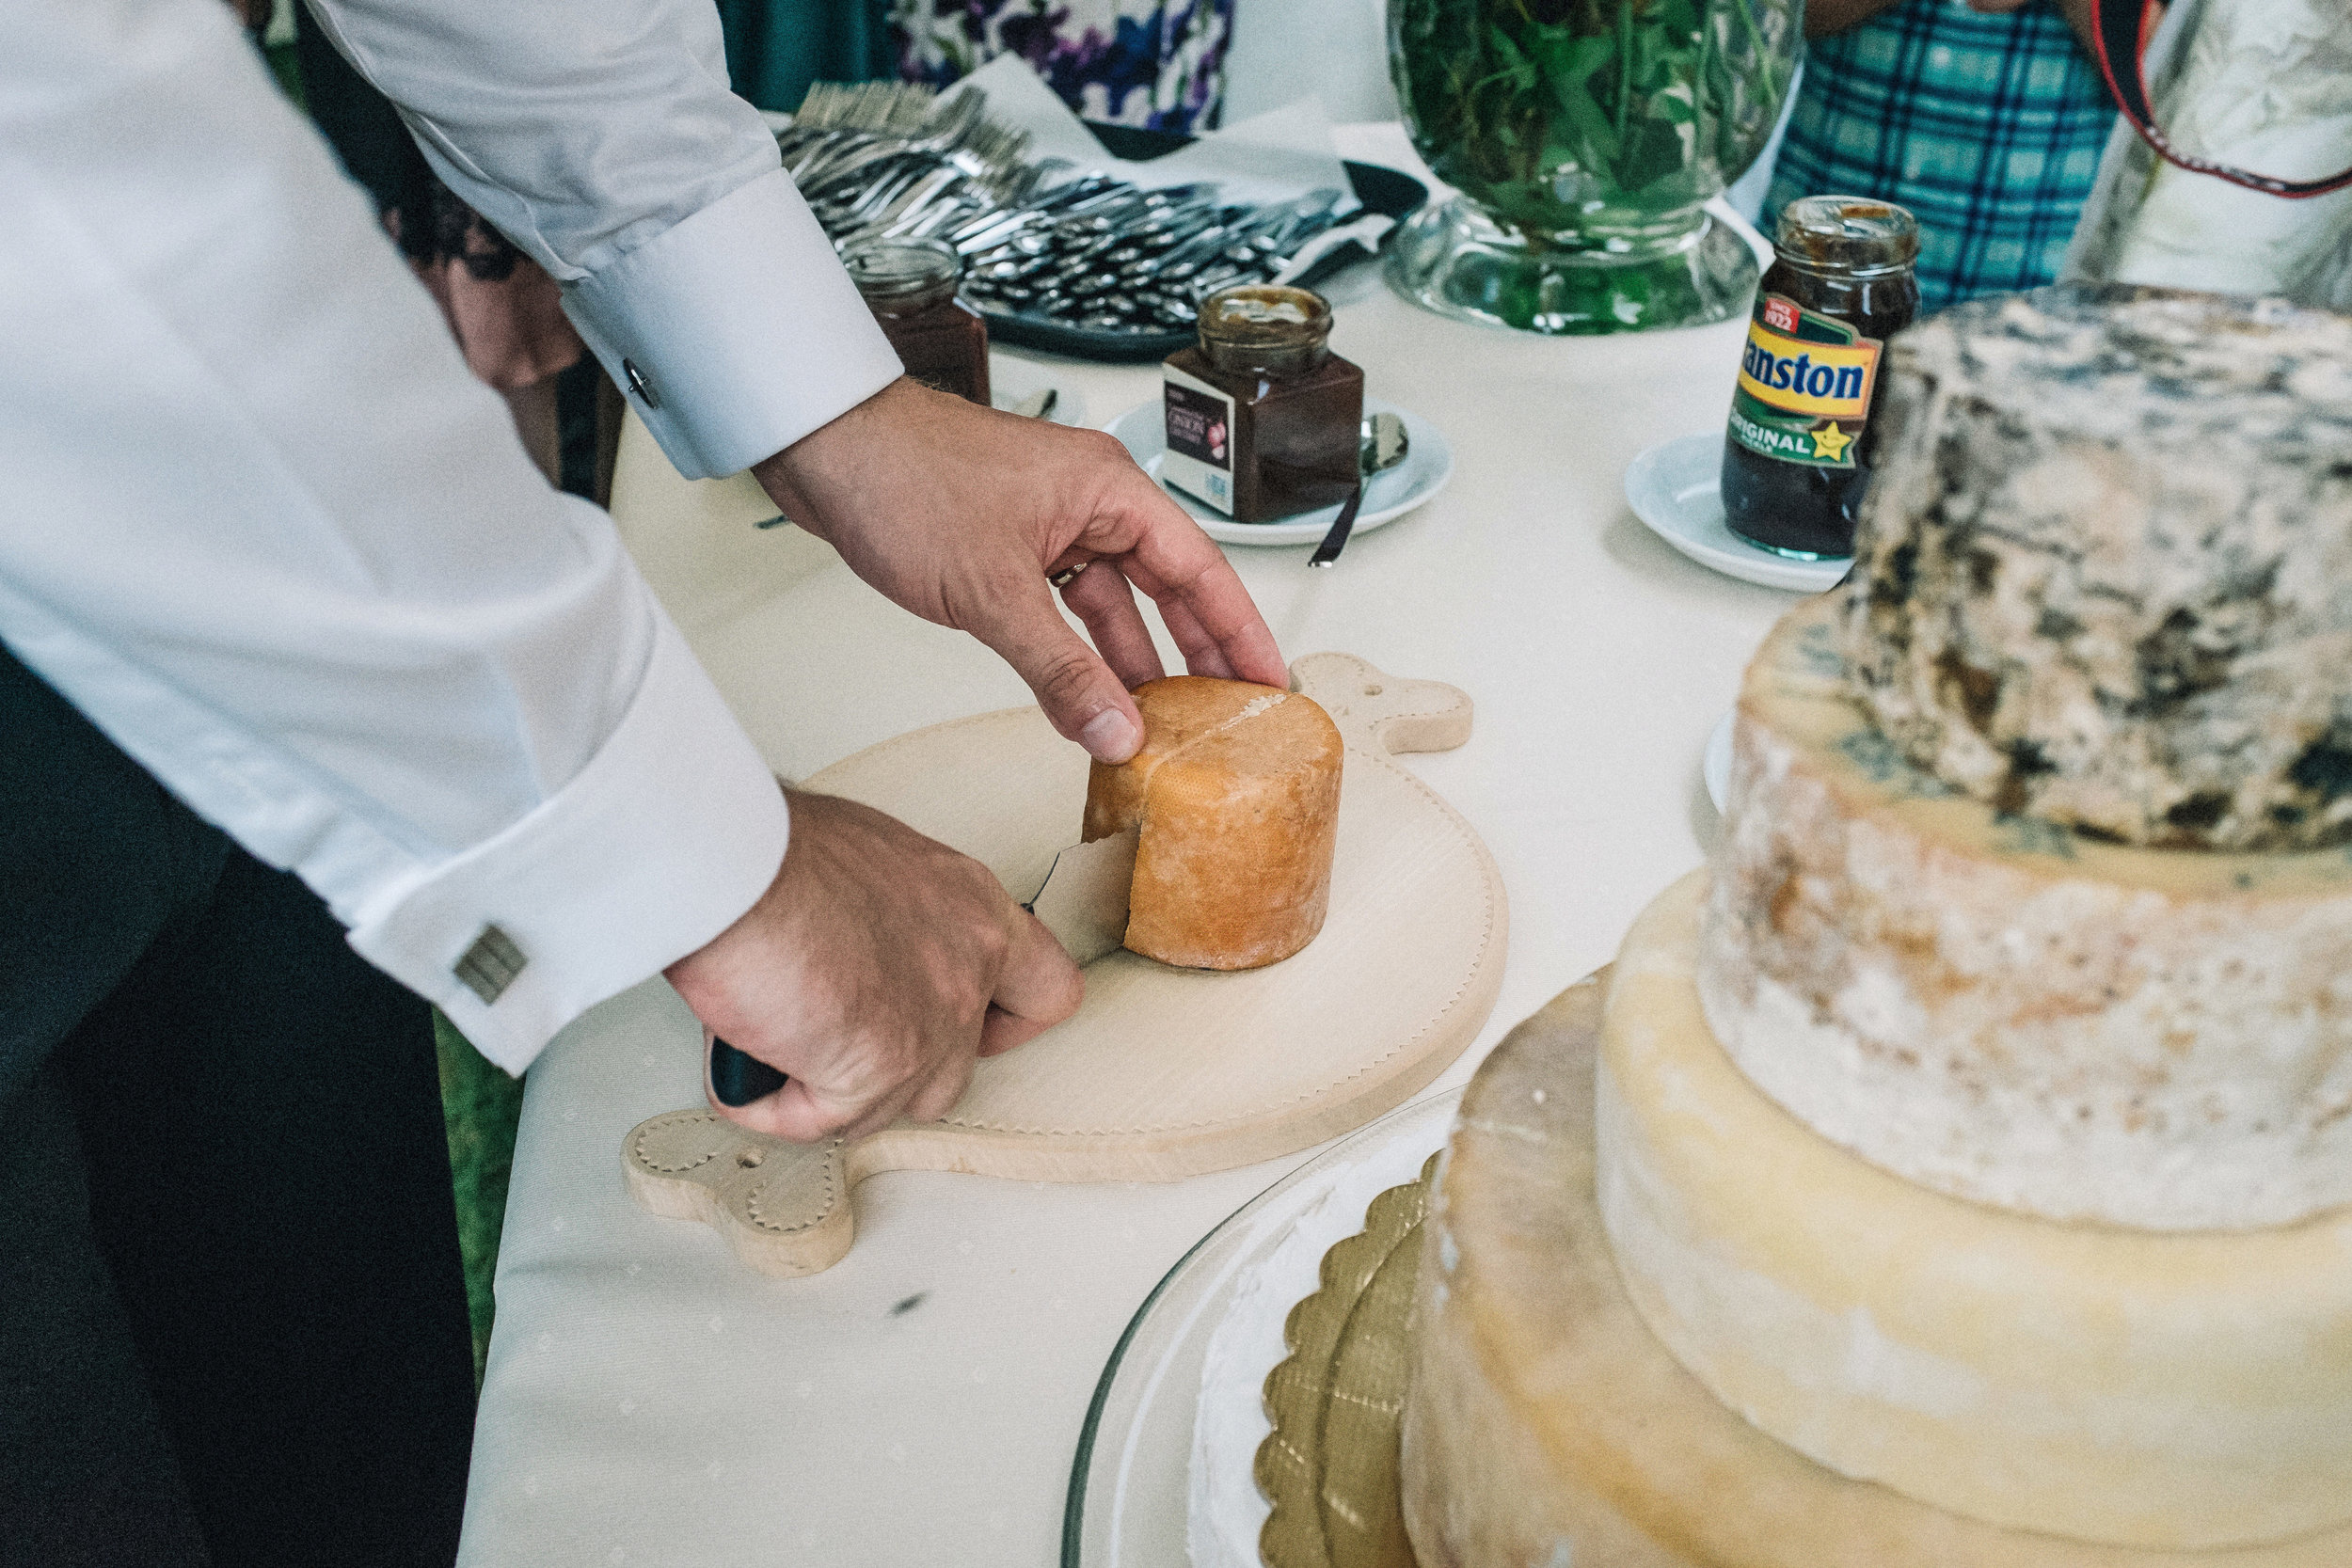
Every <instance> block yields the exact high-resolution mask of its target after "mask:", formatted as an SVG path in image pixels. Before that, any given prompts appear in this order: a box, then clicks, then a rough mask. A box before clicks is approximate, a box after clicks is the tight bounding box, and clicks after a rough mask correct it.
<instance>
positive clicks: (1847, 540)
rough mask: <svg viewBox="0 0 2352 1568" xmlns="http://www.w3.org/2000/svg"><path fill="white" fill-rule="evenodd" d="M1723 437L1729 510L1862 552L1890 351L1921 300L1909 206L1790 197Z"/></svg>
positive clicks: (1818, 548) (1793, 541) (1767, 540)
mask: <svg viewBox="0 0 2352 1568" xmlns="http://www.w3.org/2000/svg"><path fill="white" fill-rule="evenodd" d="M1773 249H1774V259H1773V261H1772V266H1771V268H1770V269H1769V270H1767V271H1766V272H1765V274H1764V279H1763V281H1762V282H1761V283H1759V284H1758V285H1757V286H1756V308H1755V311H1754V314H1753V315H1752V316H1751V318H1750V320H1749V322H1748V341H1747V347H1746V349H1745V351H1744V353H1743V354H1742V356H1741V358H1740V380H1739V384H1738V387H1737V388H1736V389H1735V390H1734V391H1733V392H1732V394H1731V425H1730V429H1729V430H1728V431H1727V432H1726V434H1725V436H1724V474H1723V492H1724V523H1725V524H1726V525H1727V526H1728V527H1729V528H1730V529H1731V531H1732V532H1734V533H1736V534H1738V535H1739V536H1740V538H1742V539H1745V540H1747V541H1749V542H1750V543H1751V544H1756V545H1761V546H1764V547H1765V548H1766V549H1768V550H1771V551H1772V552H1773V553H1775V554H1778V555H1785V556H1791V557H1794V558H1796V559H1798V560H1801V561H1820V560H1824V559H1828V558H1832V557H1836V556H1846V555H1851V554H1852V553H1853V530H1854V516H1855V513H1856V511H1857V510H1858V509H1859V508H1860V506H1861V505H1862V495H1863V492H1864V491H1865V490H1866V489H1867V488H1868V486H1869V483H1870V457H1871V453H1872V451H1873V450H1874V448H1875V446H1876V442H1875V440H1874V438H1873V436H1872V434H1871V431H1870V428H1869V420H1870V404H1871V400H1872V399H1873V398H1874V397H1875V396H1876V394H1877V391H1878V371H1879V356H1880V353H1881V351H1882V349H1883V346H1884V344H1885V341H1886V340H1887V339H1888V338H1890V337H1892V336H1893V335H1894V334H1895V333H1896V332H1898V331H1899V330H1901V329H1902V328H1903V327H1905V326H1908V325H1911V319H1912V317H1914V316H1915V315H1916V314H1918V311H1919V282H1918V279H1917V277H1915V275H1914V270H1913V269H1914V267H1915V263H1916V262H1917V261H1918V257H1919V226H1918V225H1917V223H1916V222H1915V221H1914V220H1913V218H1912V215H1911V214H1909V213H1908V212H1906V211H1904V210H1903V209H1902V208H1900V207H1897V206H1895V205H1893V204H1892V203H1889V202H1884V201H1867V200H1864V199H1863V198H1860V197H1852V196H1808V197H1804V198H1801V199H1799V200H1796V201H1791V202H1790V203H1788V206H1786V207H1784V208H1782V209H1781V214H1780V234H1779V238H1778V240H1777V242H1776V243H1775V245H1774V247H1773Z"/></svg>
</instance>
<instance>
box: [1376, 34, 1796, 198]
mask: <svg viewBox="0 0 2352 1568" xmlns="http://www.w3.org/2000/svg"><path fill="white" fill-rule="evenodd" d="M1795 5H1796V0H1390V7H1389V26H1390V32H1391V49H1390V59H1391V63H1392V66H1393V70H1394V72H1395V77H1396V89H1397V97H1398V100H1399V102H1400V103H1402V104H1403V106H1404V110H1405V119H1406V124H1407V125H1408V126H1409V127H1410V128H1411V129H1412V132H1413V139H1414V142H1415V144H1416V145H1417V146H1418V147H1419V148H1420V150H1421V152H1422V156H1423V157H1424V158H1426V159H1428V160H1429V165H1430V167H1431V168H1433V169H1434V170H1436V172H1437V174H1438V178H1439V179H1441V180H1444V181H1446V182H1448V183H1449V184H1453V185H1455V186H1458V187H1460V188H1461V189H1462V190H1464V191H1466V192H1468V193H1469V194H1470V196H1471V197H1472V198H1474V199H1476V200H1477V201H1478V202H1479V204H1480V205H1481V206H1483V207H1484V208H1486V211H1487V212H1489V213H1490V214H1493V215H1494V216H1495V217H1496V218H1497V219H1499V220H1501V221H1502V222H1505V223H1508V224H1511V225H1513V226H1515V227H1517V228H1518V229H1520V230H1524V231H1526V232H1528V233H1529V234H1530V235H1531V236H1549V235H1562V234H1568V233H1574V232H1577V231H1581V230H1590V229H1594V228H1597V227H1610V226H1613V225H1622V224H1625V223H1627V222H1638V221H1639V220H1640V218H1641V217H1642V216H1643V215H1644V214H1661V215H1662V214H1672V213H1676V212H1678V211H1681V210H1685V209H1688V208H1690V207H1692V206H1694V205H1695V204H1697V203H1699V202H1702V201H1705V200H1706V199H1707V198H1708V197H1711V196H1713V195H1714V194H1715V193H1716V192H1717V191H1718V190H1720V189H1721V188H1722V185H1723V182H1724V180H1725V179H1726V178H1729V177H1730V176H1732V175H1735V174H1736V173H1737V172H1738V171H1739V169H1740V167H1742V166H1744V165H1745V164H1746V162H1747V160H1748V159H1749V158H1752V157H1753V156H1754V155H1755V153H1756V149H1757V148H1758V147H1759V146H1760V145H1761V142H1762V139H1763V133H1764V132H1765V131H1766V130H1769V127H1770V124H1771V119H1772V116H1773V115H1774V114H1775V113H1776V112H1777V111H1778V109H1779V106H1780V99H1781V94H1782V92H1783V91H1784V90H1785V89H1786V87H1787V86H1788V83H1787V80H1786V70H1787V67H1786V63H1785V59H1784V56H1785V55H1786V53H1787V52H1788V48H1789V47H1790V46H1791V44H1792V43H1793V34H1794V29H1795V20H1794V16H1793V15H1792V14H1791V13H1792V12H1793V11H1794V9H1795ZM1597 220H1598V221H1597Z"/></svg>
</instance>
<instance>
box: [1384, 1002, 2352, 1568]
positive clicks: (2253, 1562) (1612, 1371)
mask: <svg viewBox="0 0 2352 1568" xmlns="http://www.w3.org/2000/svg"><path fill="white" fill-rule="evenodd" d="M1600 1011H1601V1008H1600V988H1599V987H1598V986H1597V985H1596V984H1595V983H1593V982H1592V981H1586V982H1585V983H1583V984H1581V985H1578V986H1573V987H1570V988H1569V989H1568V990H1566V991H1564V992H1563V993H1561V995H1560V996H1559V997H1557V998H1555V999H1554V1000H1553V1001H1552V1003H1551V1004H1550V1005H1549V1006H1547V1007H1545V1008H1544V1009H1543V1010H1542V1011H1541V1012H1539V1013H1537V1014H1535V1015H1534V1017H1533V1018H1530V1019H1528V1020H1527V1021H1526V1022H1522V1023H1521V1024H1519V1025H1518V1027H1517V1028H1515V1029H1513V1030H1512V1031H1511V1033H1510V1035H1509V1036H1508V1037H1506V1038H1504V1040H1503V1041H1502V1044H1500V1045H1498V1046H1497V1047H1496V1048H1495V1049H1494V1051H1493V1052H1492V1053H1490V1054H1489V1055H1488V1056H1487V1057H1486V1061H1485V1062H1484V1063H1482V1064H1481V1065H1480V1067H1479V1069H1478V1073H1477V1076H1476V1077H1475V1078H1473V1079H1472V1080H1471V1082H1470V1088H1469V1091H1468V1092H1467V1093H1466V1094H1465V1095H1464V1096H1463V1100H1462V1109H1461V1115H1460V1117H1459V1118H1458V1119H1457V1120H1456V1122H1455V1124H1454V1135H1453V1138H1452V1140H1451V1142H1450V1144H1449V1146H1448V1149H1447V1154H1446V1160H1445V1164H1444V1165H1443V1167H1442V1168H1441V1172H1440V1175H1439V1177H1438V1190H1437V1194H1436V1199H1435V1202H1434V1204H1433V1206H1432V1209H1431V1212H1430V1214H1429V1217H1428V1218H1427V1219H1426V1220H1424V1221H1423V1222H1422V1242H1423V1251H1422V1272H1421V1283H1420V1292H1419V1296H1418V1299H1417V1301H1416V1306H1415V1318H1414V1325H1413V1376H1412V1383H1411V1386H1410V1389H1409V1392H1408V1393H1407V1395H1406V1407H1405V1433H1404V1456H1403V1465H1402V1466H1401V1478H1400V1479H1401V1480H1402V1481H1403V1486H1404V1502H1405V1518H1406V1529H1407V1531H1408V1532H1409V1533H1410V1535H1411V1537H1412V1542H1413V1552H1414V1555H1415V1557H1416V1558H1417V1559H1418V1560H1419V1561H1420V1563H1421V1568H1561V1565H1562V1564H1566V1565H1569V1568H2344V1565H2345V1564H2346V1563H2352V1527H2345V1528H2337V1529H2331V1530H2326V1531H2322V1532H2320V1533H2318V1534H2315V1535H2304V1536H2298V1537H2296V1539H2295V1540H2292V1541H2288V1542H2282V1543H2280V1544H2276V1545H2268V1546H2248V1547H2241V1548H2237V1549H2234V1550H2230V1551H2225V1552H2171V1551H2150V1550H2142V1549H2138V1548H2133V1547H2127V1546H2101V1545H2090V1544H2086V1543H2083V1542H2079V1541H2068V1540H2062V1539H2060V1538H2059V1537H2057V1536H2054V1535H2042V1534H2035V1533H2031V1532H2028V1531H2024V1530H2015V1529H2007V1528H2001V1527H1999V1526H1996V1525H1990V1524H1986V1523H1983V1522H1982V1521H1979V1520H1976V1519H1969V1518H1964V1517H1963V1516H1962V1515H1960V1514H1957V1513H1947V1512H1946V1511H1945V1510H1943V1509H1938V1508H1931V1507H1930V1506H1928V1505H1927V1504H1925V1503H1922V1502H1916V1501H1914V1500H1913V1499H1912V1498H1909V1497H1904V1496H1902V1495H1901V1494H1899V1493H1898V1492H1894V1491H1890V1490H1889V1489H1887V1488H1886V1487H1883V1486H1880V1485H1878V1484H1876V1483H1874V1482H1870V1481H1855V1480H1851V1479H1850V1478H1848V1477H1845V1476H1841V1475H1838V1474H1837V1473H1836V1472H1835V1471H1833V1470H1829V1469H1825V1468H1823V1467H1822V1466H1820V1465H1816V1464H1815V1463H1813V1462H1812V1461H1811V1460H1809V1459H1806V1458H1804V1456H1803V1455H1801V1454H1799V1453H1798V1452H1796V1451H1795V1450H1794V1449H1790V1448H1788V1447H1787V1446H1786V1445H1784V1444H1782V1443H1779V1442H1776V1441H1774V1440H1773V1439H1772V1438H1771V1437H1768V1436H1766V1435H1765V1434H1764V1433H1762V1432H1760V1431H1758V1430H1757V1429H1756V1428H1755V1427H1754V1426H1751V1425H1749V1424H1748V1423H1747V1422H1746V1421H1744V1420H1742V1419H1740V1417H1738V1416H1737V1415H1735V1414H1733V1413H1732V1412H1731V1411H1730V1410H1728V1409H1726V1408H1724V1405H1723V1404H1722V1403H1720V1402H1718V1401H1717V1400H1716V1399H1715V1397H1714V1396H1713V1395H1712V1394H1710V1393H1708V1391H1707V1389H1706V1388H1705V1387H1704V1386H1701V1385H1700V1384H1699V1382H1698V1380H1697V1379H1695V1378H1693V1377H1692V1376H1691V1374H1690V1373H1689V1372H1687V1371H1685V1370H1682V1368H1681V1366H1680V1365H1678V1364H1677V1362H1676V1361H1675V1359H1674V1357H1673V1356H1672V1355H1669V1354H1667V1353H1666V1350H1665V1347H1663V1346H1662V1345H1661V1344H1660V1343H1659V1342H1658V1340H1657V1339H1656V1338H1653V1337H1652V1335H1651V1334H1650V1331H1649V1330H1648V1329H1647V1328H1646V1327H1645V1326H1644V1325H1643V1323H1642V1320H1641V1319H1640V1318H1639V1317H1638V1316H1636V1315H1635V1313H1634V1310H1633V1307H1632V1305H1631V1304H1630V1303H1629V1301H1628V1300H1627V1299H1626V1292H1625V1289H1624V1284H1623V1280H1622V1277H1621V1275H1620V1271H1619V1269H1618V1267H1617V1265H1616V1263H1615V1261H1614V1260H1613V1258H1612V1257H1611V1253H1610V1243H1609V1239H1608V1237H1607V1236H1606V1235H1605V1234H1604V1233H1603V1232H1602V1229H1601V1222H1600V1214H1599V1212H1598V1210H1597V1207H1596V1205H1595V1190H1594V1188H1595V1178H1594V1149H1593V1142H1594V1139H1593V1132H1594V1129H1593V1110H1594V1107H1593V1086H1594V1047H1595V1043H1596V1038H1597V1035H1598V1034H1599V1029H1600ZM1750 1178H1751V1180H1753V1181H1754V1182H1755V1183H1756V1185H1759V1186H1765V1185H1769V1184H1770V1183H1771V1180H1772V1173H1771V1172H1769V1171H1766V1170H1764V1169H1763V1168H1762V1167H1761V1166H1760V1165H1759V1166H1756V1167H1754V1168H1753V1169H1752V1170H1751V1172H1750Z"/></svg>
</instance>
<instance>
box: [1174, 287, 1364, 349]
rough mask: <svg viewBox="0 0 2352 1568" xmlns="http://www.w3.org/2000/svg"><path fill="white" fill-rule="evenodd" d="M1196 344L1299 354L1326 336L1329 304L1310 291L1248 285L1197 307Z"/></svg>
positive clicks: (1225, 291) (1223, 292)
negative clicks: (1288, 350) (1294, 350)
mask: <svg viewBox="0 0 2352 1568" xmlns="http://www.w3.org/2000/svg"><path fill="white" fill-rule="evenodd" d="M1330 335H1331V302H1330V301H1329V300H1327V299H1326V298H1324V297H1323V296H1322V295H1321V294H1319V293H1315V292H1314V291H1313V290H1312V289H1298V288H1292V287H1290V286H1289V285H1287V284H1279V283H1248V284H1244V285H1242V286H1241V287H1240V288H1235V289H1219V290H1218V291H1217V292H1216V293H1213V294H1211V295H1209V296H1208V298H1206V299H1204V300H1202V301H1201V302H1200V339H1201V341H1202V342H1204V343H1205V342H1211V341H1214V342H1218V343H1226V344H1230V345H1232V346H1234V347H1240V348H1303V347H1307V346H1309V345H1311V344H1316V343H1320V342H1322V341H1324V340H1325V339H1326V338H1327V337H1329V336H1330Z"/></svg>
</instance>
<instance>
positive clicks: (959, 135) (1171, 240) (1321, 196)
mask: <svg viewBox="0 0 2352 1568" xmlns="http://www.w3.org/2000/svg"><path fill="white" fill-rule="evenodd" d="M776 142H777V146H778V147H779V148H780V149H781V150H782V151H783V153H784V163H785V167H786V168H787V170H788V171H789V172H790V173H791V176H792V180H793V182H794V183H795V184H796V185H798V186H799V187H800V190H801V194H802V195H803V197H805V198H807V200H808V203H809V206H810V208H811V209H812V210H813V211H814V212H815V213H816V214H817V216H818V221H819V222H821V223H822V224H823V225H824V226H825V231H826V233H828V234H829V235H831V236H832V238H833V241H834V245H836V246H837V247H839V248H841V249H844V250H846V249H848V248H849V247H850V246H851V245H860V244H864V243H866V242H867V241H871V240H886V239H935V240H941V241H944V242H946V244H949V245H953V246H955V248H956V249H957V250H958V251H959V252H961V255H962V256H963V259H964V284H963V290H962V293H963V297H964V298H965V299H966V300H967V301H969V302H970V303H971V304H972V305H973V306H974V307H976V308H977V309H982V310H986V311H990V312H992V313H994V314H1000V315H1011V314H1019V315H1028V316H1037V317H1043V318H1045V319H1047V320H1050V321H1056V322H1059V323H1062V324H1064V325H1071V326H1077V327H1082V328H1085V329H1088V330H1090V331H1097V332H1110V333H1154V334H1166V333H1170V332H1183V331H1186V330H1188V329H1189V328H1190V327H1191V325H1192V323H1193V321H1194V318H1195V316H1196V313H1197V310H1196V307H1197V305H1198V303H1199V301H1200V299H1201V297H1202V296H1203V295H1205V294H1208V293H1213V292H1215V291H1216V290H1218V289H1223V288H1230V287H1232V286H1233V285H1235V284H1239V283H1259V282H1272V281H1279V280H1282V279H1283V278H1285V277H1286V276H1287V275H1288V274H1289V271H1290V269H1292V268H1293V267H1294V265H1295V263H1296V262H1297V261H1299V252H1300V250H1301V248H1302V247H1304V246H1305V245H1307V244H1308V242H1309V241H1311V240H1312V239H1314V238H1315V236H1317V235H1318V234H1321V233H1322V232H1323V231H1324V230H1327V229H1328V228H1330V227H1331V226H1332V225H1333V224H1334V223H1336V222H1337V221H1338V220H1339V219H1340V218H1341V217H1342V216H1343V215H1344V214H1347V213H1348V212H1350V211H1352V210H1353V209H1354V207H1355V205H1356V204H1355V201H1354V199H1353V198H1352V197H1351V196H1350V194H1349V193H1348V192H1346V191H1343V190H1338V189H1328V188H1327V189H1322V190H1314V191H1310V192H1308V193H1307V194H1306V195H1304V196H1301V197H1298V198H1295V199H1294V200H1290V201H1284V202H1278V203H1273V204H1268V205H1263V206H1250V205H1246V204H1240V203H1232V202H1226V201H1222V200H1220V199H1219V198H1218V194H1217V187H1216V186H1215V185H1213V184H1206V183H1196V184H1188V185H1167V186H1162V187H1159V188H1157V189H1146V188H1144V187H1141V186H1138V185H1135V184H1131V183H1129V182H1126V181H1123V180H1119V179H1115V178H1113V177H1112V176H1110V175H1108V174H1104V173H1102V172H1100V171H1089V170H1085V169H1080V168H1077V167H1075V166H1073V165H1072V164H1070V163H1069V162H1068V161H1067V160H1064V159H1060V158H1034V159H1033V158H1031V157H1030V156H1029V155H1028V152H1029V137H1028V135H1027V133H1025V132H1018V131H1008V130H1006V129H1005V128H1003V127H1001V126H999V125H996V124H993V123H992V122H991V121H990V120H989V119H988V115H987V104H986V102H985V100H984V98H983V96H982V94H981V93H980V92H979V91H978V90H977V89H974V88H966V89H965V90H963V91H962V92H961V93H958V94H956V95H954V96H953V97H950V98H946V99H940V98H936V97H934V96H933V95H932V93H931V91H930V89H929V88H928V87H918V86H912V85H908V84H903V83H896V82H891V83H866V84H860V85H857V86H843V85H840V84H835V83H819V84H818V85H817V86H816V87H812V88H810V89H809V95H808V100H807V102H806V103H803V105H802V107H801V110H800V113H799V114H798V115H797V116H796V117H795V119H794V122H793V124H792V125H791V127H790V128H789V129H787V130H785V131H782V132H779V133H778V134H777V136H776Z"/></svg>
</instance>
